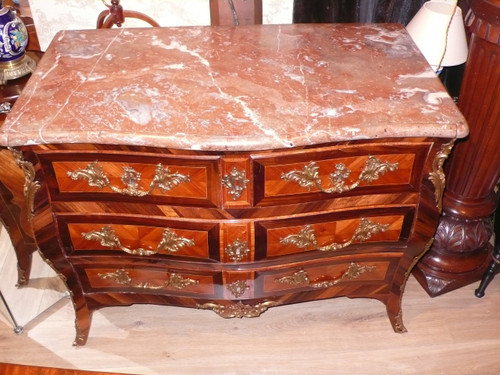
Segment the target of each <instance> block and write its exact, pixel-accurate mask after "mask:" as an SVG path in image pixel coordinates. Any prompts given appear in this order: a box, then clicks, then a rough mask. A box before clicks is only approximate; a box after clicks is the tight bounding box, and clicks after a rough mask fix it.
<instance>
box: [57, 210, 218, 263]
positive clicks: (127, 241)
mask: <svg viewBox="0 0 500 375" xmlns="http://www.w3.org/2000/svg"><path fill="white" fill-rule="evenodd" d="M57 220H58V225H59V228H60V233H61V237H62V238H63V241H64V243H66V244H68V245H69V246H68V247H67V248H65V251H66V253H67V254H68V255H70V256H84V255H110V254H118V255H119V254H122V255H126V254H129V255H134V256H139V257H146V258H147V257H150V256H162V257H165V256H166V257H175V258H176V259H177V258H179V259H181V258H187V259H188V260H189V259H197V260H201V261H208V260H210V259H212V260H214V261H218V260H219V251H218V242H219V225H218V224H217V223H199V222H194V223H193V222H185V221H153V222H152V223H151V224H148V225H144V224H143V222H142V221H141V220H140V219H139V218H134V217H120V218H119V219H117V218H116V217H106V216H78V215H58V216H57Z"/></svg>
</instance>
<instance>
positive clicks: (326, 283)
mask: <svg viewBox="0 0 500 375" xmlns="http://www.w3.org/2000/svg"><path fill="white" fill-rule="evenodd" d="M82 40H85V43H82ZM145 56H147V59H146V57H145ZM146 60H147V64H146V63H145V61H146ZM369 62H370V63H369ZM467 130H468V129H467V125H466V124H465V122H464V120H463V118H462V117H461V115H460V114H459V112H458V111H457V109H456V107H455V105H454V103H453V101H452V100H451V98H450V97H449V96H448V95H447V93H446V92H445V91H444V88H443V86H442V84H441V83H440V81H439V79H437V77H436V76H435V74H434V73H433V72H432V70H431V69H430V68H429V66H428V65H427V63H426V62H425V59H424V58H423V57H422V56H421V54H420V53H419V51H418V49H417V48H416V46H415V45H414V44H413V43H412V41H411V39H410V38H409V36H408V34H407V33H406V31H405V30H404V28H402V27H401V26H400V25H279V26H252V27H237V28H232V27H193V28H166V29H162V28H153V29H140V30H139V29H138V30H133V31H129V30H99V31H65V32H62V33H61V34H60V35H59V36H58V37H57V38H56V39H55V40H54V43H53V44H51V46H50V48H49V49H48V50H47V51H46V53H45V55H44V58H43V59H42V61H41V62H40V64H39V66H38V70H37V71H36V72H35V73H34V74H33V77H32V78H31V79H30V81H29V82H28V85H27V86H26V88H25V89H24V91H23V93H22V95H21V97H20V98H19V99H18V101H17V102H16V105H15V106H14V108H13V110H12V112H11V113H10V114H9V117H8V118H7V120H6V122H5V124H4V125H3V126H2V128H0V144H1V145H2V146H5V147H9V148H10V150H11V151H12V153H13V155H14V157H15V159H16V160H17V163H18V164H19V166H20V167H21V168H22V170H23V172H24V174H25V183H24V187H23V191H24V193H25V197H26V204H27V206H25V207H24V211H25V212H27V213H28V220H29V221H30V222H31V223H32V226H33V230H34V233H35V237H36V241H37V245H38V246H39V248H40V252H41V254H42V255H43V257H44V258H45V259H46V260H47V262H48V263H50V264H51V265H52V266H53V268H54V269H55V270H56V271H57V272H58V273H59V274H60V276H61V277H62V278H63V279H64V280H65V282H66V284H67V286H68V289H69V290H70V291H71V295H72V298H73V302H74V306H75V311H76V329H77V335H76V341H75V343H76V344H77V345H83V344H85V343H86V341H87V338H88V335H89V331H90V325H91V317H92V313H93V312H94V311H95V310H97V309H100V308H103V307H107V306H123V305H130V304H134V303H155V304H164V305H175V306H184V307H191V308H200V309H210V310H213V311H214V312H216V313H217V314H219V315H221V316H223V317H225V318H230V317H254V316H258V315H260V314H261V313H262V312H264V311H265V310H266V309H268V308H269V307H273V306H278V305H283V304H292V303H296V302H302V301H311V300H319V299H325V298H330V297H339V296H347V297H366V298H375V299H378V300H380V301H381V302H383V303H384V304H385V305H386V308H387V313H388V316H389V319H390V322H391V323H392V326H393V328H394V330H395V331H397V332H403V331H405V328H404V326H403V322H402V314H401V298H402V293H403V290H404V286H405V283H406V280H407V278H408V276H409V274H410V272H411V270H412V268H413V266H414V265H415V264H416V263H417V261H418V260H419V259H420V257H421V256H422V255H423V254H424V253H425V250H426V249H427V248H428V247H429V246H430V244H431V241H432V237H433V234H434V231H435V229H436V225H437V223H438V218H439V212H440V210H441V196H442V193H443V189H444V184H445V176H444V173H443V168H442V167H443V163H444V161H445V159H446V157H447V156H448V154H449V152H450V151H451V148H452V145H453V142H454V140H455V139H457V138H462V137H464V136H465V135H466V134H467ZM332 316H334V313H332Z"/></svg>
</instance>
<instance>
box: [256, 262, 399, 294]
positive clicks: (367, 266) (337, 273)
mask: <svg viewBox="0 0 500 375" xmlns="http://www.w3.org/2000/svg"><path fill="white" fill-rule="evenodd" d="M358 259H359V260H358ZM358 259H356V260H354V259H353V260H347V259H346V260H345V261H341V262H336V263H317V264H314V265H304V266H298V267H295V268H286V269H281V270H279V271H267V272H262V273H258V274H257V280H256V283H255V288H256V293H258V295H259V296H260V297H269V296H273V295H281V294H287V293H292V292H299V291H312V290H319V289H326V288H332V287H341V286H346V285H348V284H358V285H367V284H370V283H379V284H381V285H382V284H384V285H385V284H387V280H386V279H387V278H388V276H389V275H391V274H392V270H393V269H394V268H395V267H396V265H397V262H398V261H399V258H397V257H396V256H392V257H386V258H384V259H381V258H373V259H370V260H368V259H362V258H361V259H360V258H359V257H358Z"/></svg>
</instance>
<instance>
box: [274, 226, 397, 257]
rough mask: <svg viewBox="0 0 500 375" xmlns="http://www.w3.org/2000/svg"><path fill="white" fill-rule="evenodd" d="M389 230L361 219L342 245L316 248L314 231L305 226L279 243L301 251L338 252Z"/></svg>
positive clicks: (336, 244) (386, 227)
mask: <svg viewBox="0 0 500 375" xmlns="http://www.w3.org/2000/svg"><path fill="white" fill-rule="evenodd" d="M387 229H389V224H379V223H374V222H373V221H370V220H368V219H366V218H362V219H361V223H359V226H358V228H356V230H355V231H354V234H353V235H352V237H351V239H350V240H349V241H346V242H344V243H335V242H334V243H331V244H330V245H324V246H320V247H318V242H317V240H316V234H315V233H314V229H312V228H311V226H310V225H306V226H305V227H304V228H302V229H301V230H300V231H299V233H297V234H290V235H288V236H286V237H283V238H281V239H280V243H281V244H283V245H290V244H292V245H295V246H297V247H299V248H301V249H304V248H306V247H312V248H314V249H317V250H320V251H332V250H340V249H343V248H344V247H347V246H349V245H351V244H352V243H354V242H363V241H366V240H368V239H370V238H371V237H372V236H373V235H374V234H377V233H378V232H385V231H386V230H387Z"/></svg>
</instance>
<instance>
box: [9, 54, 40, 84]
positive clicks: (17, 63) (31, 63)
mask: <svg viewBox="0 0 500 375" xmlns="http://www.w3.org/2000/svg"><path fill="white" fill-rule="evenodd" d="M35 68H36V62H35V60H33V59H32V58H31V57H29V56H28V55H26V54H24V55H23V56H22V57H20V58H18V59H16V60H13V61H2V62H0V84H1V85H3V84H5V83H6V82H7V81H9V80H12V79H17V78H21V77H24V76H25V75H27V74H30V73H32V72H33V71H34V70H35Z"/></svg>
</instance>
